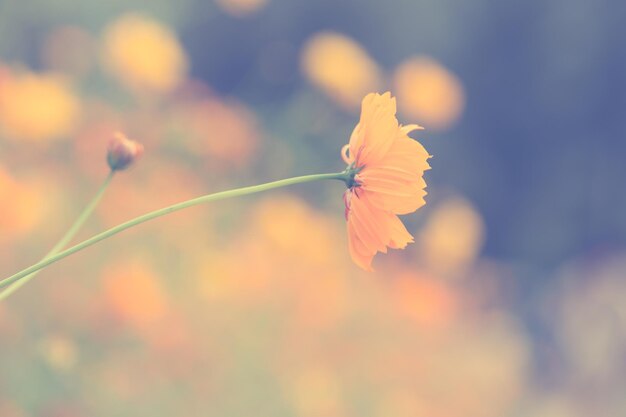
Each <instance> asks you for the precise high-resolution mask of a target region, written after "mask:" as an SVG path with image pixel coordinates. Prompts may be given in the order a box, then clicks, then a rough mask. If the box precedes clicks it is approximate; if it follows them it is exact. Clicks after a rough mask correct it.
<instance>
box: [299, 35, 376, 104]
mask: <svg viewBox="0 0 626 417" xmlns="http://www.w3.org/2000/svg"><path fill="white" fill-rule="evenodd" d="M301 64H302V70H303V72H304V74H305V75H306V77H307V78H308V79H309V81H311V82H312V83H313V84H314V85H315V86H317V87H318V88H320V89H322V90H323V91H324V92H325V93H326V94H327V95H329V96H330V97H331V98H332V99H334V100H336V101H337V102H338V103H339V104H341V105H342V106H344V107H346V108H349V109H353V108H356V107H357V106H358V105H359V104H360V103H361V100H362V98H363V97H364V96H365V95H366V94H367V93H369V92H370V91H375V90H377V87H378V86H379V79H380V74H379V73H380V71H379V69H378V66H377V64H376V62H374V60H373V59H372V58H371V57H370V56H369V55H368V53H367V52H366V51H365V50H364V49H363V47H362V46H361V45H359V44H358V43H356V42H355V41H354V40H352V39H350V38H348V37H347V36H345V35H341V34H339V33H334V32H321V33H318V34H316V35H314V36H313V37H312V38H311V39H309V40H308V42H307V43H306V45H305V46H304V49H303V51H302V60H301Z"/></svg>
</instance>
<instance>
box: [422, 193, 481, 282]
mask: <svg viewBox="0 0 626 417" xmlns="http://www.w3.org/2000/svg"><path fill="white" fill-rule="evenodd" d="M484 235H485V225H484V223H483V219H482V217H481V216H480V214H479V213H478V212H477V211H476V209H475V208H474V207H473V206H472V204H471V203H470V202H469V201H467V200H465V199H463V198H461V197H452V198H450V199H448V200H446V201H445V202H443V203H441V204H439V205H438V206H437V207H436V208H435V211H434V212H433V213H432V214H431V215H430V216H429V218H428V221H427V222H426V225H425V226H424V228H423V229H422V231H421V233H420V234H419V236H418V239H417V241H418V246H419V249H418V251H419V256H420V258H421V259H422V260H423V261H424V263H425V264H426V266H427V267H428V268H429V270H431V271H433V272H436V273H437V274H440V275H444V276H455V275H458V274H461V273H462V272H463V271H467V268H468V266H469V265H471V264H472V263H473V262H474V261H475V260H476V258H477V257H478V255H479V253H480V249H481V248H482V244H483V241H484Z"/></svg>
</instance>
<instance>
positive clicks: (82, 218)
mask: <svg viewBox="0 0 626 417" xmlns="http://www.w3.org/2000/svg"><path fill="white" fill-rule="evenodd" d="M114 174H115V171H111V172H109V175H107V177H106V179H105V180H104V182H103V183H102V185H101V186H100V188H99V189H98V192H97V193H96V195H95V196H94V197H93V198H92V199H91V201H90V202H89V204H87V207H85V209H84V210H83V211H82V213H80V215H79V216H78V218H77V219H76V220H75V221H74V224H72V226H71V227H70V228H69V229H68V230H67V232H65V234H64V235H63V237H61V240H59V241H58V242H57V243H56V245H54V246H53V247H52V249H50V251H49V252H48V253H47V254H46V255H45V256H44V257H43V258H42V260H41V261H45V260H47V259H49V258H50V257H52V256H54V255H56V254H57V253H59V252H60V251H61V250H62V249H63V248H64V247H66V246H67V245H68V243H70V242H71V241H72V239H74V236H76V234H77V233H78V231H79V230H80V229H81V227H82V226H83V224H85V222H86V221H87V219H88V218H89V217H90V216H91V214H92V213H93V211H94V210H95V208H96V207H97V206H98V203H100V200H102V197H103V196H104V192H105V191H106V189H107V188H108V186H109V184H110V183H111V180H112V179H113V175H114ZM38 273H39V272H38V271H35V272H33V273H31V274H28V275H26V276H25V277H23V278H22V279H21V280H19V281H16V282H15V283H13V285H11V286H9V287H8V288H7V289H6V290H4V291H2V292H1V293H0V301H2V300H4V299H5V298H7V297H8V296H10V295H11V294H13V293H14V292H15V291H17V290H18V289H20V288H21V287H22V286H23V285H24V284H26V283H27V282H28V281H30V280H31V279H33V278H35V276H36V275H37V274H38Z"/></svg>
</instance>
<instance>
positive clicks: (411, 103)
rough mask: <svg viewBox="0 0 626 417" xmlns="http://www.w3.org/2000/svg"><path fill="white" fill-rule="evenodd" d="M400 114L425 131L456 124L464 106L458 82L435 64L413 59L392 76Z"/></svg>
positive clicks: (432, 61)
mask: <svg viewBox="0 0 626 417" xmlns="http://www.w3.org/2000/svg"><path fill="white" fill-rule="evenodd" d="M394 86H395V89H396V92H397V96H398V104H399V108H400V110H401V111H402V112H403V113H405V114H406V115H407V116H410V117H412V118H414V119H417V120H419V121H420V122H422V123H423V124H424V126H426V128H428V129H445V128H448V127H450V126H451V125H452V124H453V123H454V122H456V121H457V120H458V118H459V117H460V116H461V113H462V111H463V107H464V105H465V93H464V91H463V86H462V85H461V82H460V80H459V79H458V78H457V77H456V76H455V75H454V74H452V73H451V72H450V71H449V70H448V69H446V68H445V67H444V66H443V65H441V64H440V63H439V62H437V61H435V60H434V59H432V58H428V57H414V58H410V59H408V60H406V61H405V62H404V63H402V64H401V65H400V66H399V67H398V68H397V69H396V72H395V75H394Z"/></svg>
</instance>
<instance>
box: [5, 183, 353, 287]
mask: <svg viewBox="0 0 626 417" xmlns="http://www.w3.org/2000/svg"><path fill="white" fill-rule="evenodd" d="M349 175H350V173H349V172H348V171H344V172H339V173H333V174H315V175H304V176H301V177H294V178H287V179H284V180H279V181H273V182H268V183H265V184H260V185H253V186H250V187H243V188H236V189H234V190H228V191H222V192H218V193H214V194H207V195H204V196H202V197H198V198H194V199H191V200H187V201H183V202H181V203H177V204H174V205H171V206H169V207H164V208H162V209H158V210H155V211H152V212H150V213H146V214H144V215H142V216H139V217H136V218H134V219H132V220H129V221H127V222H125V223H122V224H119V225H117V226H115V227H112V228H111V229H109V230H106V231H104V232H102V233H100V234H97V235H95V236H93V237H92V238H90V239H87V240H85V241H83V242H81V243H79V244H77V245H75V246H72V247H71V248H69V249H66V250H64V251H63V252H60V253H58V254H56V255H53V256H50V257H48V258H46V259H44V260H42V261H40V262H38V263H36V264H34V265H32V266H30V267H28V268H26V269H24V270H22V271H20V272H18V273H17V274H15V275H12V276H10V277H8V278H5V279H4V280H2V281H0V289H2V288H5V287H7V286H9V285H11V284H13V283H15V282H18V281H19V280H20V279H22V278H24V277H26V276H28V275H30V274H32V273H33V272H36V271H39V270H40V269H42V268H45V267H46V266H48V265H50V264H52V263H54V262H57V261H59V260H61V259H63V258H65V257H67V256H69V255H71V254H73V253H76V252H78V251H80V250H83V249H85V248H87V247H89V246H91V245H93V244H96V243H98V242H100V241H102V240H104V239H107V238H109V237H111V236H113V235H116V234H118V233H120V232H122V231H124V230H126V229H130V228H131V227H134V226H137V225H138V224H141V223H145V222H147V221H149V220H152V219H156V218H157V217H161V216H165V215H167V214H170V213H173V212H175V211H179V210H183V209H185V208H187V207H192V206H196V205H198V204H203V203H208V202H210V201H216V200H224V199H226V198H232V197H239V196H243V195H247V194H254V193H258V192H261V191H267V190H271V189H274V188H280V187H285V186H287V185H292V184H300V183H304V182H311V181H319V180H341V181H344V182H346V181H348V180H349Z"/></svg>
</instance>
